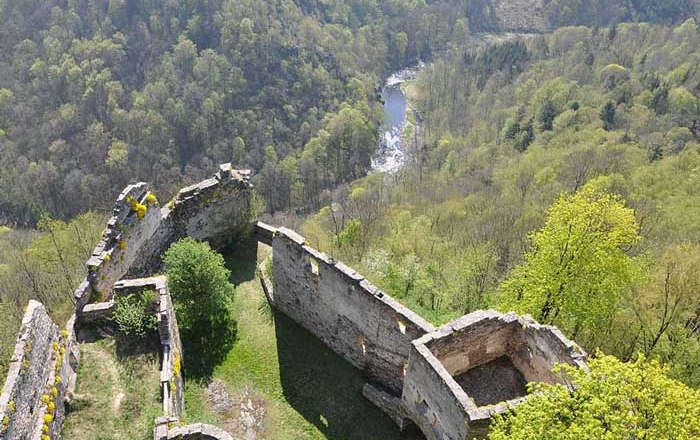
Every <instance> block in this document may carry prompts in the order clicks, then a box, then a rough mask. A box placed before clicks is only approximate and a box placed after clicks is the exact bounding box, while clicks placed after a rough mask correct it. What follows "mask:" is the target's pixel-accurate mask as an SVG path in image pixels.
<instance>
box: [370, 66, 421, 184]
mask: <svg viewBox="0 0 700 440" xmlns="http://www.w3.org/2000/svg"><path fill="white" fill-rule="evenodd" d="M422 69H423V63H420V64H418V65H417V66H415V67H410V68H407V69H403V70H400V71H398V72H396V73H394V74H393V75H391V76H390V77H389V78H388V79H387V80H386V83H385V85H384V87H383V88H382V101H384V122H383V123H382V126H381V128H380V129H379V141H378V145H377V151H376V152H375V154H374V157H373V158H372V170H373V171H379V172H388V173H391V172H394V171H397V170H398V169H399V168H401V166H402V165H403V164H404V163H405V162H406V152H405V149H404V145H403V140H402V135H403V131H404V128H406V122H407V115H406V110H407V107H408V102H407V100H406V95H404V93H403V90H401V84H402V83H404V82H406V81H412V80H414V79H416V78H417V77H418V74H419V73H420V72H421V70H422Z"/></svg>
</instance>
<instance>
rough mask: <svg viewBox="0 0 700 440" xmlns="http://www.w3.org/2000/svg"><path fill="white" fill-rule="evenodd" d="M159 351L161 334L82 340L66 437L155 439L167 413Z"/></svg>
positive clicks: (81, 439)
mask: <svg viewBox="0 0 700 440" xmlns="http://www.w3.org/2000/svg"><path fill="white" fill-rule="evenodd" d="M154 344H155V345H154ZM158 350H159V346H158V342H157V336H155V341H151V343H150V344H146V343H140V344H138V345H130V346H125V345H124V344H123V343H122V341H118V340H117V339H113V338H104V339H98V340H96V341H94V342H83V343H81V344H80V356H81V358H80V365H79V367H78V382H77V387H76V398H75V399H74V400H73V402H72V404H71V407H70V411H69V412H68V414H67V416H66V421H65V424H64V425H63V432H62V434H61V438H62V439H65V440H124V439H129V440H151V439H152V438H153V422H154V420H155V418H156V417H158V416H159V415H161V412H162V404H161V399H160V373H159V368H160V365H159V359H158Z"/></svg>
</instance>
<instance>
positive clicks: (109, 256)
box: [87, 183, 161, 301]
mask: <svg viewBox="0 0 700 440" xmlns="http://www.w3.org/2000/svg"><path fill="white" fill-rule="evenodd" d="M153 197H154V196H153V195H151V194H150V193H149V192H148V185H146V184H145V183H137V184H135V185H129V186H127V187H126V189H124V191H123V192H122V193H121V194H120V195H119V198H118V199H117V202H116V204H115V205H114V210H113V215H112V218H110V219H109V222H108V223H107V228H106V229H105V232H104V233H103V235H102V241H100V243H99V244H98V245H97V247H96V248H95V250H94V251H93V253H92V256H91V257H90V259H89V260H88V262H87V267H88V272H89V273H90V276H89V281H90V287H91V296H94V298H96V299H97V300H98V301H100V300H109V299H111V294H112V286H114V283H116V282H117V281H118V280H120V279H121V278H122V276H124V274H125V273H126V272H127V270H128V269H129V267H131V265H132V264H133V262H134V260H135V259H136V258H137V257H138V256H139V255H140V253H141V247H142V245H143V244H144V243H145V242H146V241H147V240H149V239H150V238H151V236H152V235H153V233H154V232H155V231H156V229H158V227H159V226H160V223H161V213H160V208H159V207H158V204H157V201H155V199H153ZM134 207H136V208H137V209H136V210H135V209H133V208H134ZM139 209H142V210H139ZM144 209H145V211H143V210H144Z"/></svg>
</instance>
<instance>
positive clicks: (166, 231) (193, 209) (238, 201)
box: [128, 164, 252, 277]
mask: <svg viewBox="0 0 700 440" xmlns="http://www.w3.org/2000/svg"><path fill="white" fill-rule="evenodd" d="M251 188H252V186H251V184H250V172H249V171H246V170H234V169H232V168H231V165H230V164H225V165H222V166H221V167H220V169H219V172H218V173H216V175H215V176H214V177H212V178H211V179H207V180H205V181H203V182H199V183H197V184H195V185H192V186H189V187H187V188H184V189H182V190H180V192H179V193H178V194H177V196H175V198H174V199H173V200H172V201H171V202H169V203H168V204H167V205H166V206H165V207H164V208H163V209H162V210H161V220H160V225H159V227H158V228H157V229H156V230H155V231H154V233H153V234H152V235H151V237H150V238H149V239H148V240H146V241H145V242H144V243H143V244H142V246H141V248H140V252H139V255H138V258H136V259H135V260H134V261H133V262H132V264H131V266H130V267H129V271H128V275H129V276H130V277H142V276H147V275H151V274H153V273H154V272H156V271H157V270H159V269H160V268H161V266H162V260H161V257H162V254H163V252H165V251H166V250H167V249H168V248H169V247H170V245H171V244H172V243H174V242H176V241H177V240H179V239H181V238H184V237H191V238H193V239H195V240H201V241H208V242H209V243H210V244H211V245H212V247H214V248H218V247H222V246H224V245H226V244H228V243H229V242H230V241H232V240H233V239H235V238H236V237H239V236H240V235H241V234H242V233H244V232H246V231H248V230H249V228H250V223H251V221H250V193H251Z"/></svg>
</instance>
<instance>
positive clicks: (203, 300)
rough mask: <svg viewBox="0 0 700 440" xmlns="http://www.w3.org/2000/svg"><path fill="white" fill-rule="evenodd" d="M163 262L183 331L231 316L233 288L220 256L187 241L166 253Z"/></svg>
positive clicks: (202, 244) (196, 243)
mask: <svg viewBox="0 0 700 440" xmlns="http://www.w3.org/2000/svg"><path fill="white" fill-rule="evenodd" d="M163 261H164V262H165V268H166V273H167V275H168V286H169V288H170V292H171V294H172V297H173V303H174V305H175V310H176V312H177V319H178V324H179V325H180V327H181V328H184V329H191V328H194V327H196V326H197V325H199V324H201V323H203V322H206V321H216V320H217V319H222V315H228V309H227V307H228V304H229V301H230V298H231V295H233V286H232V285H231V284H230V283H229V281H228V277H229V275H230V271H229V270H228V269H227V268H226V267H225V265H224V258H223V257H222V256H221V254H219V253H217V252H214V251H213V250H212V249H211V248H210V247H209V245H208V244H207V243H200V242H197V241H195V240H192V239H190V238H185V239H183V240H180V241H178V242H177V243H175V244H173V245H172V246H171V247H170V249H168V250H167V251H166V252H165V255H164V257H163Z"/></svg>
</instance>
